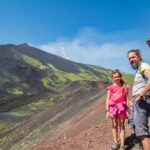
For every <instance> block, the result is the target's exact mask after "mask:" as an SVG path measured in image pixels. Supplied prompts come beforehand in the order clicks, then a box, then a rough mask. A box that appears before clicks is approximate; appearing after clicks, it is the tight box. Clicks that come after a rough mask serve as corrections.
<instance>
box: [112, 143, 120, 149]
mask: <svg viewBox="0 0 150 150" xmlns="http://www.w3.org/2000/svg"><path fill="white" fill-rule="evenodd" d="M118 148H119V144H117V143H115V144H113V145H112V146H111V150H118Z"/></svg>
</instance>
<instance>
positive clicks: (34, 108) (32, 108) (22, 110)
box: [10, 98, 54, 117]
mask: <svg viewBox="0 0 150 150" xmlns="http://www.w3.org/2000/svg"><path fill="white" fill-rule="evenodd" d="M53 105H54V102H53V98H47V99H40V100H38V101H36V102H33V103H30V104H27V105H24V106H21V107H18V108H15V109H13V110H11V112H10V114H11V115H15V116H20V117H27V116H32V115H34V114H35V113H37V112H39V111H42V110H47V109H49V108H50V107H51V106H53Z"/></svg>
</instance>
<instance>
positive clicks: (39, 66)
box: [22, 55, 48, 69]
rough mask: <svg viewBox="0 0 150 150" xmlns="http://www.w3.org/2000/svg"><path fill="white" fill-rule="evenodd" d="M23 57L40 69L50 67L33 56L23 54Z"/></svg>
mask: <svg viewBox="0 0 150 150" xmlns="http://www.w3.org/2000/svg"><path fill="white" fill-rule="evenodd" d="M22 58H23V60H24V61H25V62H26V63H28V64H30V65H32V66H34V67H36V68H38V69H47V68H48V67H47V66H45V65H43V64H42V63H41V62H40V61H39V60H37V59H35V58H33V57H30V56H27V55H22Z"/></svg>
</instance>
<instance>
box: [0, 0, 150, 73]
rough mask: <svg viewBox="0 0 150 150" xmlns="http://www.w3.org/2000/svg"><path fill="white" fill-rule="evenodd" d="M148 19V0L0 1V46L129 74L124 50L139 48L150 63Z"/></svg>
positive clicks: (149, 24) (149, 27)
mask: <svg viewBox="0 0 150 150" xmlns="http://www.w3.org/2000/svg"><path fill="white" fill-rule="evenodd" d="M149 16H150V1H148V0H143V1H141V0H0V22H1V23H0V44H7V43H13V44H21V43H28V44H31V45H33V46H35V47H38V48H42V49H43V50H45V51H48V52H50V53H53V54H56V55H59V56H62V57H64V58H67V59H70V60H73V61H77V62H81V63H87V64H95V65H100V66H103V67H107V68H110V69H115V68H118V69H120V70H122V71H126V72H132V70H131V69H130V66H129V64H128V60H127V57H126V53H127V51H128V50H129V49H132V48H141V51H142V55H143V57H144V60H145V61H149V62H150V49H149V48H148V46H147V45H146V43H145V41H146V39H147V37H148V36H150V19H149V18H150V17H149Z"/></svg>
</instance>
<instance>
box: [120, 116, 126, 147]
mask: <svg viewBox="0 0 150 150" xmlns="http://www.w3.org/2000/svg"><path fill="white" fill-rule="evenodd" d="M124 124H125V119H119V126H120V144H121V146H124V145H125V125H124Z"/></svg>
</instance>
